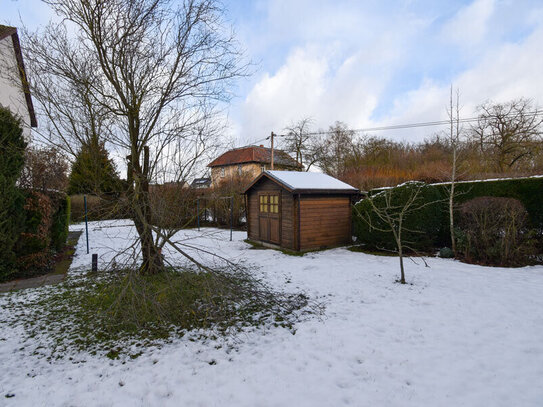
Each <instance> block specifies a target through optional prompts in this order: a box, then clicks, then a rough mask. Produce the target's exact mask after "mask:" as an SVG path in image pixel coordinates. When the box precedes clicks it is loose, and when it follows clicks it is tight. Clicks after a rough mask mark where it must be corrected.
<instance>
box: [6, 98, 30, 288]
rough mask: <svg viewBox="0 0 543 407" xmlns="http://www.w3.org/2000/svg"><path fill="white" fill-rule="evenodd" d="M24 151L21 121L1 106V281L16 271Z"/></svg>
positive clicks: (21, 210)
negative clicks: (16, 244)
mask: <svg viewBox="0 0 543 407" xmlns="http://www.w3.org/2000/svg"><path fill="white" fill-rule="evenodd" d="M25 148H26V143H25V141H24V137H23V129H22V126H21V121H20V120H19V119H18V118H16V117H15V116H14V115H12V114H11V112H10V111H9V110H8V109H6V108H3V107H1V106H0V280H5V279H7V278H9V276H10V275H12V274H13V273H14V272H15V271H16V270H15V259H16V256H15V252H14V250H13V248H14V246H15V243H16V241H17V238H18V237H19V231H20V229H21V227H22V222H23V215H22V213H23V205H24V198H23V196H22V194H21V193H20V191H19V190H18V188H17V187H16V182H17V179H18V178H19V176H20V175H21V171H22V169H23V166H24V151H25Z"/></svg>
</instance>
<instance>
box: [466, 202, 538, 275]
mask: <svg viewBox="0 0 543 407" xmlns="http://www.w3.org/2000/svg"><path fill="white" fill-rule="evenodd" d="M459 221H460V222H459V230H457V235H458V249H459V254H460V255H461V256H462V257H463V259H464V260H466V261H468V262H473V263H480V264H485V265H493V266H522V265H526V264H527V263H528V262H530V258H531V257H533V256H534V255H535V254H536V248H535V241H534V234H533V232H530V230H529V229H528V212H527V211H526V209H525V208H524V206H523V205H522V203H521V202H520V201H519V200H517V199H513V198H497V197H489V196H483V197H479V198H475V199H472V200H470V201H467V202H465V203H464V204H462V206H461V208H460V217H459Z"/></svg>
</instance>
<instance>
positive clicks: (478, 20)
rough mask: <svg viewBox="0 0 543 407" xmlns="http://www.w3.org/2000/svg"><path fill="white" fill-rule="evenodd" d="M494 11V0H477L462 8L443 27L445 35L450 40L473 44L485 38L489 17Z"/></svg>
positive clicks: (466, 44) (462, 43) (465, 44)
mask: <svg viewBox="0 0 543 407" xmlns="http://www.w3.org/2000/svg"><path fill="white" fill-rule="evenodd" d="M493 12H494V0H476V1H474V2H473V3H471V4H469V5H467V6H466V7H464V8H461V9H460V10H459V11H458V12H457V13H456V15H455V16H454V17H453V18H452V19H451V20H449V21H448V22H447V23H446V24H445V25H444V27H443V30H442V33H443V35H444V36H445V37H446V38H447V39H448V40H450V41H452V42H454V43H457V44H460V45H463V46H468V45H469V46H473V45H475V44H479V43H480V42H481V41H483V40H484V38H485V35H486V34H487V31H488V27H487V26H488V23H489V19H490V17H491V16H492V13H493Z"/></svg>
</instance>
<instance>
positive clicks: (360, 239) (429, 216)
mask: <svg viewBox="0 0 543 407" xmlns="http://www.w3.org/2000/svg"><path fill="white" fill-rule="evenodd" d="M414 188H420V191H419V194H418V197H417V199H416V201H415V203H414V205H413V206H414V207H418V206H420V205H421V204H422V203H425V202H435V201H439V200H441V199H442V197H441V195H440V194H439V191H437V190H436V189H434V188H431V187H430V186H429V185H426V184H424V183H422V182H409V183H405V184H403V185H401V186H398V187H395V188H391V189H387V190H386V191H384V190H379V191H372V192H373V193H371V195H372V196H373V202H374V204H375V205H376V206H377V207H378V208H380V207H383V206H384V205H385V195H384V194H390V201H389V202H390V204H391V207H394V208H395V209H392V210H391V211H389V213H395V211H399V210H401V207H402V206H403V205H404V204H405V202H406V200H407V199H409V197H410V196H412V195H411V194H412V191H413V189H414ZM441 210H442V208H441V205H440V204H437V203H436V204H432V205H427V206H424V207H422V208H421V209H419V210H417V211H414V212H411V213H409V214H408V215H406V216H405V218H404V224H403V225H404V228H403V232H402V234H403V241H404V243H405V244H406V246H409V247H410V248H411V249H414V250H417V251H428V250H431V249H432V248H434V247H436V245H437V244H438V243H439V240H440V239H442V236H443V234H444V225H443V216H442V213H441ZM353 220H354V225H353V232H354V235H355V236H356V238H357V240H356V242H357V243H361V244H364V245H366V246H367V247H369V248H372V249H378V250H383V249H384V250H393V251H395V250H396V243H395V241H394V237H393V235H392V232H384V231H380V230H379V229H385V230H386V229H388V226H387V225H386V224H385V223H384V222H383V221H382V220H381V219H379V217H378V216H377V214H375V212H374V210H373V208H372V205H371V203H370V201H369V200H368V199H364V200H362V201H360V202H359V203H357V204H356V205H355V207H354V214H353ZM370 223H371V225H372V226H371V227H370Z"/></svg>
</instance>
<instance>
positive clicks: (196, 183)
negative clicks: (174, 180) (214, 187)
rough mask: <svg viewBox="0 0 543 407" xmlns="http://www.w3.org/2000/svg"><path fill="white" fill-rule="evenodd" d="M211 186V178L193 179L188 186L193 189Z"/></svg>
mask: <svg viewBox="0 0 543 407" xmlns="http://www.w3.org/2000/svg"><path fill="white" fill-rule="evenodd" d="M209 184H211V178H205V177H204V178H194V181H192V183H191V184H190V185H191V186H193V187H196V186H200V185H209Z"/></svg>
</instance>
